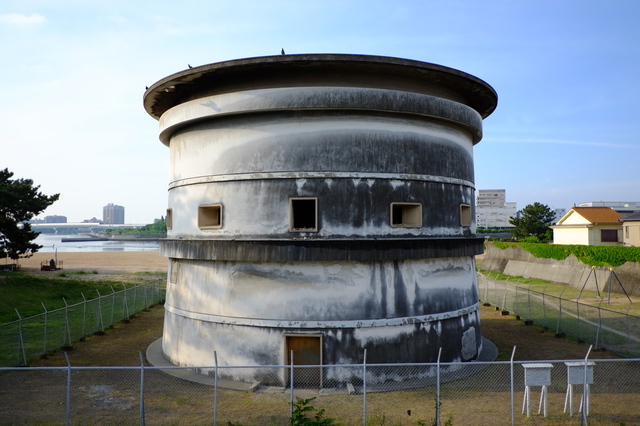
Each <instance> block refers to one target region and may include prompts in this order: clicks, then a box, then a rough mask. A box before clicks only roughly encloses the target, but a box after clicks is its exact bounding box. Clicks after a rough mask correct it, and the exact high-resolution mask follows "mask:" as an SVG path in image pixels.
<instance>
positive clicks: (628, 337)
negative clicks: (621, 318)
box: [625, 303, 635, 352]
mask: <svg viewBox="0 0 640 426" xmlns="http://www.w3.org/2000/svg"><path fill="white" fill-rule="evenodd" d="M631 305H632V304H631V303H629V307H628V308H627V312H625V316H626V317H627V321H626V323H627V345H629V349H628V350H629V351H630V352H631V348H632V347H633V343H631V325H629V321H630V317H629V309H631ZM634 352H635V351H634Z"/></svg>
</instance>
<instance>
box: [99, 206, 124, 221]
mask: <svg viewBox="0 0 640 426" xmlns="http://www.w3.org/2000/svg"><path fill="white" fill-rule="evenodd" d="M102 222H103V223H107V224H111V225H121V224H124V207H122V206H118V205H116V204H113V203H109V204H107V205H106V206H104V207H103V208H102Z"/></svg>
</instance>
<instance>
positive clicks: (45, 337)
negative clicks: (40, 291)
mask: <svg viewBox="0 0 640 426" xmlns="http://www.w3.org/2000/svg"><path fill="white" fill-rule="evenodd" d="M40 304H41V305H42V309H44V330H43V331H44V333H43V334H44V337H43V339H42V340H43V343H42V356H46V355H47V322H48V313H47V307H46V306H44V302H40Z"/></svg>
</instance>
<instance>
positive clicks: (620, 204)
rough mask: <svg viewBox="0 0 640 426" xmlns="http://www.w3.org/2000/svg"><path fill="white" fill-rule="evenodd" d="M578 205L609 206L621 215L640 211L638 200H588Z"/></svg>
mask: <svg viewBox="0 0 640 426" xmlns="http://www.w3.org/2000/svg"><path fill="white" fill-rule="evenodd" d="M578 207H609V208H611V209H613V210H615V211H617V212H618V213H620V214H623V215H624V214H629V213H635V212H640V202H638V201H589V202H587V203H580V204H578Z"/></svg>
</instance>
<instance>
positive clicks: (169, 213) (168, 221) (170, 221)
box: [164, 209, 173, 229]
mask: <svg viewBox="0 0 640 426" xmlns="http://www.w3.org/2000/svg"><path fill="white" fill-rule="evenodd" d="M164 223H165V225H166V226H167V229H171V228H173V210H172V209H167V215H166V216H165V218H164Z"/></svg>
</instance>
